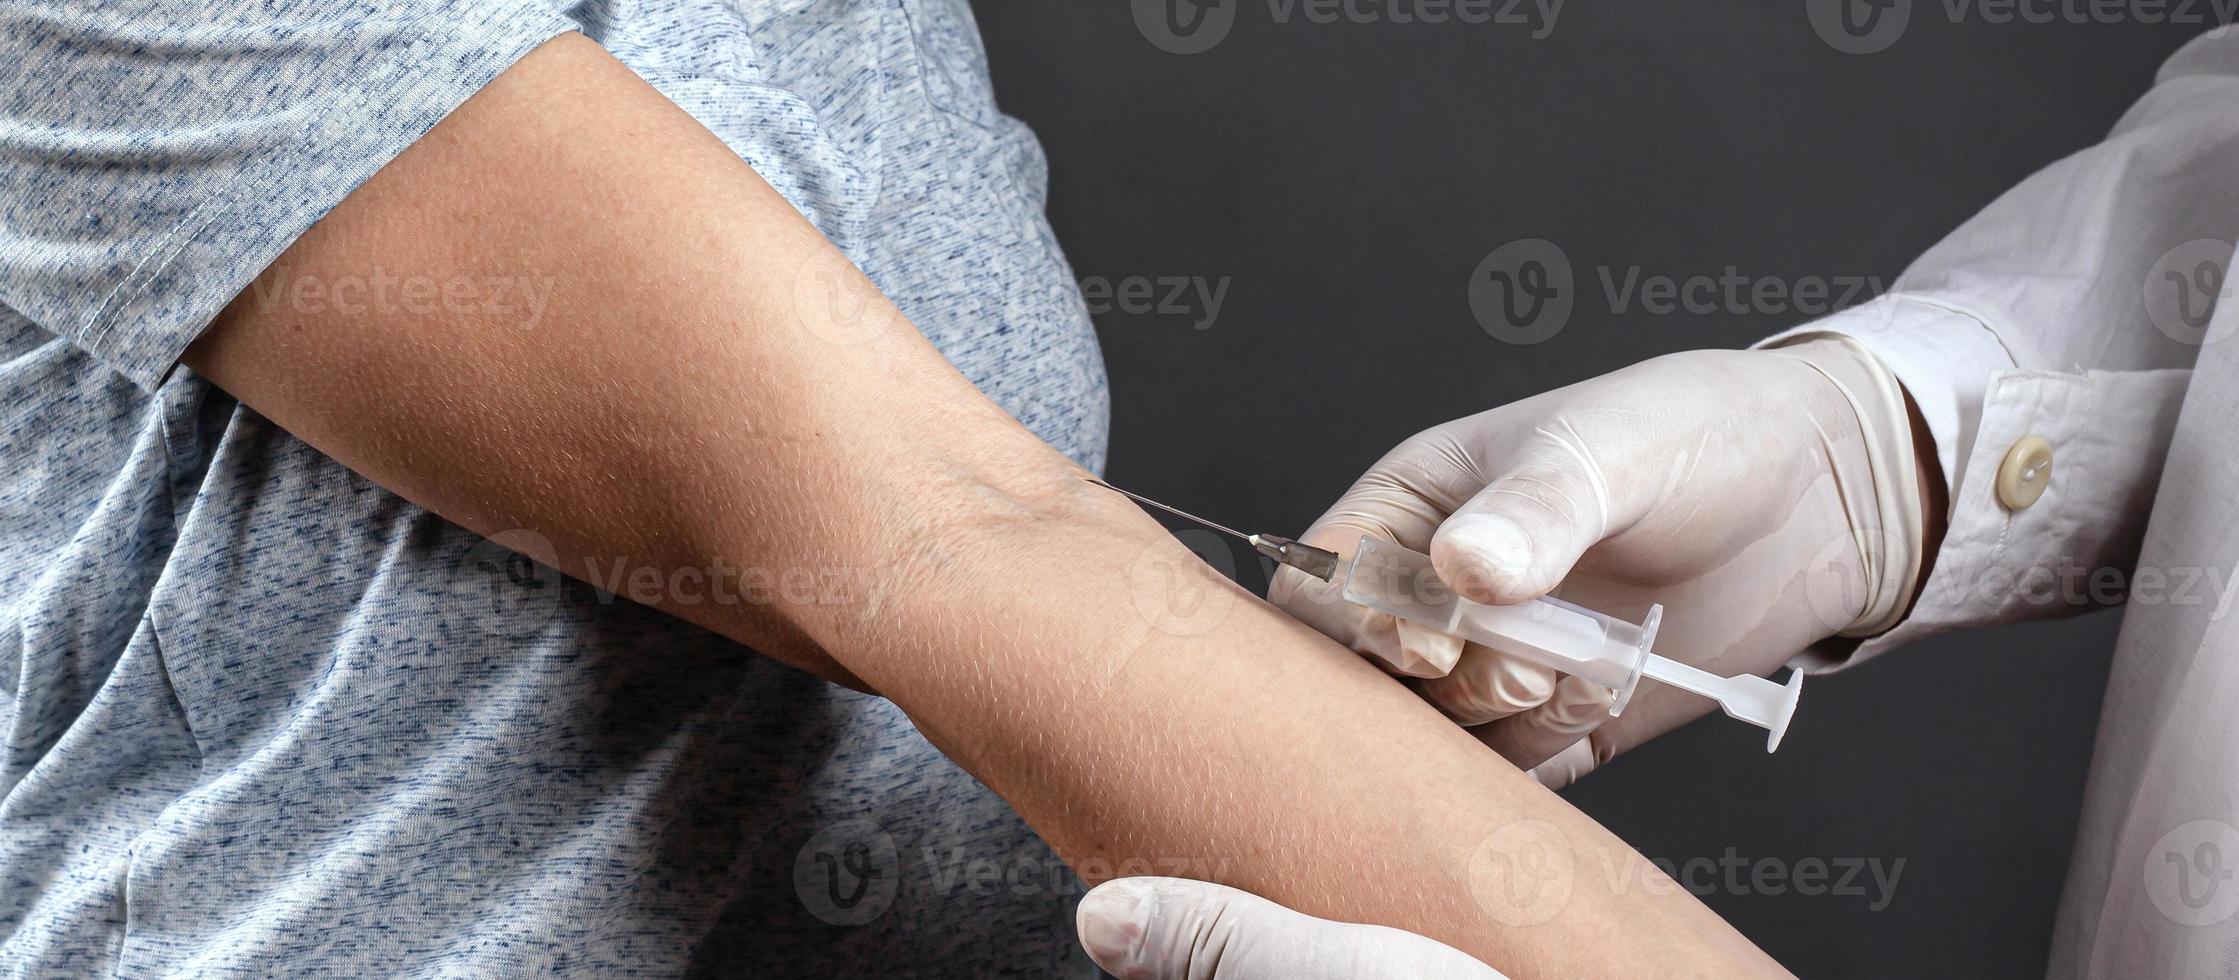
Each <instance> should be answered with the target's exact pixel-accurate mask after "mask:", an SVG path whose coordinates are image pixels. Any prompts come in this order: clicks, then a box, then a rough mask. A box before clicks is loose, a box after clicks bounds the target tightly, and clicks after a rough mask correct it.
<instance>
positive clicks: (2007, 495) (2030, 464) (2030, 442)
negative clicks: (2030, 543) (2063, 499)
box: [1998, 436, 2052, 510]
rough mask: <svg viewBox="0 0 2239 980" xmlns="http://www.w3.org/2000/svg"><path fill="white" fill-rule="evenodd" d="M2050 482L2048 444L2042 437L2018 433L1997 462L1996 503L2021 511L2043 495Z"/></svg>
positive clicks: (2050, 468) (2050, 450)
mask: <svg viewBox="0 0 2239 980" xmlns="http://www.w3.org/2000/svg"><path fill="white" fill-rule="evenodd" d="M2051 482H2052V443H2049V442H2046V441H2045V439H2044V437H2043V436H2022V437H2021V438H2019V439H2016V440H2014V444H2013V448H2010V449H2008V450H2006V459H2005V461H2004V462H2001V463H1999V464H1998V502H1999V503H2002V504H2005V505H2006V509H2007V510H2021V509H2022V508H2025V507H2028V506H2029V505H2030V504H2033V503H2036V502H2037V498H2039V497H2042V496H2044V495H2045V485H2046V484H2049V483H2051Z"/></svg>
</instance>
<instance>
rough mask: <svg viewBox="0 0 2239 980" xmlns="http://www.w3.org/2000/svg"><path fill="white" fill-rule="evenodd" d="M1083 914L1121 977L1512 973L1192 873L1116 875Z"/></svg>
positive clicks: (1493, 978) (1088, 899)
mask: <svg viewBox="0 0 2239 980" xmlns="http://www.w3.org/2000/svg"><path fill="white" fill-rule="evenodd" d="M1076 915H1077V920H1078V921H1077V927H1078V928H1079V930H1080V936H1081V945H1082V946H1083V947H1086V948H1087V950H1088V953H1089V955H1090V956H1091V957H1094V958H1095V960H1096V965H1098V966H1100V967H1103V968H1104V970H1105V971H1106V972H1108V973H1110V974H1112V975H1113V976H1115V977H1120V978H1122V980H1339V978H1347V980H1400V978H1403V977H1404V978H1418V977H1420V978H1426V980H1503V978H1502V977H1501V975H1500V974H1499V973H1497V972H1494V971H1493V970H1492V969H1491V968H1490V967H1487V966H1485V965H1484V964H1483V963H1479V962H1478V961H1476V960H1474V959H1472V958H1470V957H1469V956H1468V955H1467V954H1465V953H1463V952H1461V951H1460V950H1457V949H1455V948H1453V947H1451V946H1448V945H1445V944H1444V943H1440V942H1437V941H1435V940H1431V939H1427V938H1424V937H1422V936H1417V935H1414V934H1412V933H1407V932H1402V931H1400V930H1397V929H1388V928H1385V927H1383V926H1364V925H1353V924H1350V923H1344V922H1331V921H1329V920H1328V919H1317V918H1314V917H1313V916H1310V915H1304V914H1301V913H1298V912H1293V911H1291V910H1290V909H1287V908H1284V907H1282V906H1280V905H1277V904H1275V903H1273V902H1270V901H1268V900H1266V899H1264V898H1261V897H1259V896H1257V895H1253V894H1251V893H1249V892H1244V891H1239V890H1237V889H1234V888H1230V887H1228V886H1226V885H1216V884H1212V883H1211V882H1204V881H1192V880H1189V879H1186V878H1148V877H1146V878H1115V879H1113V880H1111V881H1107V882H1105V883H1103V884H1101V885H1098V886H1097V887H1096V888H1095V889H1093V890H1091V891H1090V892H1089V893H1088V894H1087V895H1086V896H1084V897H1083V898H1082V899H1081V907H1080V910H1079V912H1078V913H1076Z"/></svg>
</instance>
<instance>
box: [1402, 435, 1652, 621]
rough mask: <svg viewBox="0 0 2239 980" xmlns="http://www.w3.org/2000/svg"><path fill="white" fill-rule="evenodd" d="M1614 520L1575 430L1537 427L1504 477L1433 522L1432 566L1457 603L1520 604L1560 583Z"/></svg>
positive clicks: (1602, 483)
mask: <svg viewBox="0 0 2239 980" xmlns="http://www.w3.org/2000/svg"><path fill="white" fill-rule="evenodd" d="M1620 516H1621V515H1618V514H1616V513H1613V512H1612V510H1611V504H1610V492H1609V482H1608V481H1607V480H1606V479H1604V477H1603V473H1602V467H1601V464H1600V463H1598V462H1596V461H1595V459H1594V456H1593V454H1592V453H1590V452H1588V451H1587V448H1586V445H1585V444H1584V442H1583V441H1582V440H1581V439H1580V438H1579V436H1578V433H1577V432H1576V431H1575V430H1573V429H1571V428H1570V427H1569V426H1568V425H1564V424H1557V425H1555V426H1552V427H1549V426H1541V427H1540V428H1538V429H1536V430H1534V431H1533V433H1532V437H1531V439H1530V440H1528V441H1527V442H1526V443H1525V444H1524V447H1523V449H1522V450H1521V451H1520V452H1519V453H1518V454H1517V456H1516V458H1515V460H1514V461H1513V462H1512V463H1511V464H1510V465H1509V467H1508V469H1507V471H1506V472H1505V473H1503V474H1502V475H1501V476H1500V477H1498V478H1496V479H1495V480H1493V482H1492V483H1490V484H1488V485H1486V487H1485V489H1483V490H1480V491H1478V492H1477V495H1476V496H1474V497H1471V498H1470V499H1469V500H1468V501H1467V502H1466V503H1464V504H1462V506H1461V507H1459V508H1457V509H1456V510H1455V511H1454V513H1453V516H1451V517H1448V518H1447V519H1446V521H1445V523H1443V524H1441V525H1439V528H1438V533H1437V534H1436V535H1433V536H1432V538H1431V545H1430V556H1431V564H1432V565H1433V566H1434V567H1436V568H1437V569H1438V576H1439V577H1440V578H1442V579H1444V580H1446V583H1447V585H1449V586H1451V587H1452V588H1453V589H1454V591H1455V592H1457V593H1459V594H1460V595H1461V596H1462V598H1465V599H1469V600H1472V601H1475V602H1487V603H1495V604H1500V605H1509V604H1513V603H1518V602H1525V601H1528V600H1531V599H1536V598H1539V597H1540V596H1543V595H1546V594H1547V593H1548V592H1549V591H1550V590H1552V589H1554V588H1555V586H1556V585H1559V584H1561V582H1562V580H1563V576H1565V575H1568V574H1570V570H1571V567H1572V566H1574V565H1576V564H1577V563H1578V557H1579V556H1580V555H1582V554H1584V553H1585V551H1586V549H1588V548H1591V547H1593V546H1594V544H1595V543H1596V542H1599V541H1600V540H1601V539H1602V538H1603V537H1604V536H1605V535H1607V534H1608V533H1609V532H1610V530H1611V529H1612V528H1613V527H1615V526H1617V525H1618V524H1619V521H1618V518H1619V517H1620Z"/></svg>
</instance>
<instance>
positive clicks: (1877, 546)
mask: <svg viewBox="0 0 2239 980" xmlns="http://www.w3.org/2000/svg"><path fill="white" fill-rule="evenodd" d="M1788 345H1793V346H1788ZM1775 350H1776V351H1777V352H1778V353H1779V354H1781V355H1783V356H1786V357H1792V358H1794V359H1796V360H1799V361H1802V362H1803V363H1805V364H1807V365H1809V366H1811V367H1812V369H1814V370H1816V371H1818V372H1819V373H1820V375H1821V376H1823V377H1825V378H1826V379H1827V380H1828V381H1829V382H1830V383H1832V384H1833V385H1834V386H1835V388H1836V389H1837V390H1838V391H1841V392H1842V394H1843V397H1844V399H1845V400H1847V401H1848V402H1849V404H1850V409H1851V412H1852V414H1853V415H1854V416H1855V417H1856V423H1857V426H1858V430H1859V432H1860V433H1862V434H1863V436H1864V438H1863V439H1862V441H1861V446H1862V448H1863V459H1862V460H1860V459H1858V458H1857V456H1856V454H1851V453H1844V452H1837V451H1835V447H1833V446H1830V447H1829V457H1830V459H1829V465H1831V466H1833V467H1834V468H1835V477H1836V480H1837V482H1838V483H1839V484H1840V485H1841V487H1842V489H1843V495H1842V496H1843V509H1844V512H1845V516H1846V517H1847V518H1848V519H1849V522H1850V533H1851V537H1852V538H1853V540H1854V541H1855V543H1856V545H1857V547H1858V554H1859V557H1860V559H1861V560H1862V561H1863V562H1864V563H1865V577H1866V601H1865V605H1864V608H1863V610H1862V611H1861V612H1860V613H1859V614H1858V618H1857V619H1855V620H1852V621H1851V623H1850V625H1848V626H1846V627H1843V628H1842V629H1841V630H1838V631H1836V632H1837V635H1839V636H1850V637H1863V636H1873V635H1875V634H1878V633H1883V632H1887V631H1888V630H1889V629H1890V628H1892V627H1894V626H1896V625H1897V623H1898V622H1899V621H1900V620H1902V619H1904V616H1905V611H1906V610H1908V609H1910V608H1911V607H1912V600H1913V595H1914V593H1915V592H1916V591H1917V590H1918V589H1919V587H1920V565H1921V561H1922V560H1923V555H1922V551H1923V546H1922V542H1921V534H1922V524H1923V521H1922V514H1921V507H1922V502H1921V495H1920V473H1919V463H1918V457H1917V456H1915V455H1914V447H1913V441H1912V420H1911V416H1910V415H1909V414H1908V413H1907V412H1906V410H1905V389H1904V387H1903V386H1902V385H1900V384H1898V383H1897V376H1896V375H1894V374H1892V373H1890V371H1889V369H1888V368H1887V367H1884V366H1882V363H1881V362H1880V361H1878V360H1876V359H1875V358H1874V356H1873V354H1872V353H1871V352H1869V351H1868V350H1867V349H1866V348H1865V346H1864V345H1862V344H1860V343H1858V342H1857V341H1856V340H1853V339H1851V338H1849V337H1846V336H1843V335H1841V334H1832V333H1807V334H1799V335H1796V336H1794V337H1791V338H1788V339H1787V340H1786V343H1785V344H1784V345H1783V346H1781V347H1778V348H1775ZM1846 457H1847V458H1846ZM1861 462H1862V463H1863V466H1862V467H1861V466H1860V465H1859V464H1860V463H1861ZM1861 468H1862V469H1863V470H1864V472H1857V471H1858V470H1860V469H1861ZM1846 471H1847V472H1846Z"/></svg>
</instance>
